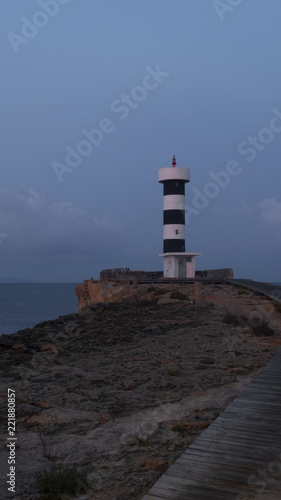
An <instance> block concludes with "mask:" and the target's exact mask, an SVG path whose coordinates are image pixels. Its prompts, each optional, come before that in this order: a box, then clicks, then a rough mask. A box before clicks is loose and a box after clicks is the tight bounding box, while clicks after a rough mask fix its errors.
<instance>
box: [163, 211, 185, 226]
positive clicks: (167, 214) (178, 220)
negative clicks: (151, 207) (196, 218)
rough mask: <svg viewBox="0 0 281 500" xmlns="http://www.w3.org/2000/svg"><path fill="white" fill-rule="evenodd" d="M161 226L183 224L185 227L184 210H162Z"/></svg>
mask: <svg viewBox="0 0 281 500" xmlns="http://www.w3.org/2000/svg"><path fill="white" fill-rule="evenodd" d="M163 224H183V225H185V211H184V210H164V211H163Z"/></svg>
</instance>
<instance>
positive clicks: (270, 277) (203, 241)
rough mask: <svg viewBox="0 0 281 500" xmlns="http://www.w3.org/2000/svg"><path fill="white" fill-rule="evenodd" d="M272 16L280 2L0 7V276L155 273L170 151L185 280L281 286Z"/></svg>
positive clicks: (278, 89) (280, 125) (93, 0)
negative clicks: (180, 210) (195, 274)
mask: <svg viewBox="0 0 281 500" xmlns="http://www.w3.org/2000/svg"><path fill="white" fill-rule="evenodd" d="M2 2H3V0H2ZM280 17H281V3H280V0H270V2H269V1H268V0H223V1H220V0H214V1H212V0H118V1H116V0H103V1H100V0H83V1H80V2H78V1H77V0H25V1H24V2H23V1H22V0H13V1H12V2H5V9H3V10H2V15H1V21H0V30H1V37H2V40H1V49H0V62H1V92H0V106H1V118H0V120H1V134H0V141H1V174H0V175H1V184H0V262H1V264H0V280H2V281H3V280H10V279H17V278H18V279H30V280H33V281H39V282H77V283H79V282H82V281H83V280H84V279H89V278H90V277H94V278H98V276H99V272H100V270H101V269H106V268H116V267H129V268H130V269H132V270H140V269H143V270H147V271H154V270H162V268H163V262H162V259H161V258H160V257H159V254H161V253H162V239H163V226H162V217H163V213H162V210H163V208H162V204H163V193H162V186H161V185H160V184H158V169H160V168H163V167H167V166H170V165H171V161H172V157H173V155H176V159H177V166H179V167H186V168H189V169H190V178H191V181H190V183H189V184H188V185H187V188H186V251H189V252H201V253H202V255H201V256H200V257H197V258H196V269H198V270H204V269H216V268H224V267H231V268H233V270H234V275H235V277H237V278H251V279H254V280H260V281H281V265H280V248H281V231H280V228H281V192H280V180H281V176H280V154H281V30H280Z"/></svg>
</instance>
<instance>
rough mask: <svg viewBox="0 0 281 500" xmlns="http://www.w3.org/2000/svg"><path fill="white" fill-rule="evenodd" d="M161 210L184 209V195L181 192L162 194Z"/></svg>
mask: <svg viewBox="0 0 281 500" xmlns="http://www.w3.org/2000/svg"><path fill="white" fill-rule="evenodd" d="M163 210H185V197H184V195H182V194H170V195H169V196H163Z"/></svg>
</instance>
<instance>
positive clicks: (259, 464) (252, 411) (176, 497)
mask: <svg viewBox="0 0 281 500" xmlns="http://www.w3.org/2000/svg"><path fill="white" fill-rule="evenodd" d="M280 422H281V348H280V349H279V350H278V351H277V353H276V354H275V355H274V356H273V357H272V358H271V360H270V361H269V363H268V365H267V366H266V367H265V368H263V370H261V371H260V373H259V374H258V375H256V377H255V378H254V379H253V381H252V382H251V383H250V384H249V386H248V387H247V388H246V389H245V390H244V391H243V393H242V394H240V395H239V396H238V397H237V398H236V399H235V400H234V401H233V402H232V403H231V404H230V405H229V407H228V408H227V409H226V410H225V411H224V412H223V413H222V414H221V415H220V416H219V417H218V418H217V419H216V420H215V421H214V422H213V423H212V424H211V425H210V426H209V427H208V428H207V429H205V431H203V432H202V434H201V435H200V436H199V438H198V439H197V440H196V441H195V442H194V443H192V445H191V446H190V447H189V448H188V449H187V450H186V451H185V453H183V455H182V456H181V457H180V458H179V459H178V460H176V462H175V463H174V464H173V465H172V466H171V467H169V469H168V470H167V471H166V472H165V474H163V476H162V477H161V478H160V479H159V480H158V481H157V482H156V483H155V485H154V486H153V487H152V488H151V490H150V491H149V492H148V493H147V494H146V495H145V496H144V497H143V500H161V499H162V500H232V499H235V500H236V499H237V495H238V494H241V493H244V494H245V495H247V494H248V495H250V496H251V494H252V496H253V495H255V496H256V491H255V489H254V487H251V486H249V485H248V478H249V477H250V476H251V475H253V474H258V470H260V469H265V470H267V467H268V465H269V464H270V463H272V462H275V463H279V461H281V455H280V452H281V426H280ZM279 487H280V488H279ZM278 488H279V490H278V491H280V498H281V481H280V485H279V486H278Z"/></svg>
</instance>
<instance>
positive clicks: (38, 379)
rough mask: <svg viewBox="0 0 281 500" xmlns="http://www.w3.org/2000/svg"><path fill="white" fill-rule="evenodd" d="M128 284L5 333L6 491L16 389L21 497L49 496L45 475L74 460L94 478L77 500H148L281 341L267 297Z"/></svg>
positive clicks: (0, 462) (227, 288) (2, 464)
mask: <svg viewBox="0 0 281 500" xmlns="http://www.w3.org/2000/svg"><path fill="white" fill-rule="evenodd" d="M113 286H114V287H115V291H116V292H117V288H116V284H115V285H113V284H111V285H110V287H111V288H112V287H113ZM120 286H123V287H124V288H123V292H124V293H121V290H120V289H119V292H118V293H119V298H117V299H116V297H117V296H118V294H117V295H115V299H116V300H111V301H110V298H109V297H108V295H107V296H106V298H107V301H106V302H98V303H91V305H88V307H85V308H83V309H82V310H81V312H80V313H79V314H71V315H68V316H64V317H60V318H58V319H56V320H53V321H46V322H44V323H41V324H39V325H36V326H35V327H34V328H33V329H27V330H24V331H21V332H18V333H15V334H12V335H3V336H2V337H0V356H1V368H0V371H1V384H0V392H1V396H2V397H1V406H0V413H1V435H2V436H3V437H4V438H3V444H2V447H1V454H0V469H1V481H2V482H1V492H2V491H3V494H2V496H1V498H11V495H9V494H7V485H6V474H7V472H8V465H7V448H6V443H7V440H6V437H7V390H8V388H11V389H13V390H15V393H16V420H17V427H16V435H17V448H16V465H17V467H16V471H17V476H16V484H17V488H16V495H14V496H13V499H14V500H19V499H20V500H27V499H28V500H35V499H37V498H39V497H38V492H37V490H36V484H35V479H34V476H33V474H34V472H35V471H40V470H43V469H49V468H50V467H51V465H52V464H73V463H76V464H77V465H78V467H79V468H80V469H81V470H82V471H83V472H85V473H86V474H87V477H88V482H89V485H90V488H89V489H88V491H87V493H86V494H81V495H80V496H79V495H78V496H77V497H76V498H80V499H81V500H82V499H84V500H86V499H87V500H88V499H93V500H94V499H95V500H127V499H134V500H138V499H141V498H142V496H143V495H144V494H145V492H146V491H148V490H149V489H150V488H151V486H152V485H153V484H154V483H155V481H156V480H157V479H158V478H159V477H160V475H161V474H162V473H163V472H164V471H165V470H166V468H167V467H168V466H169V465H171V463H173V461H174V460H175V459H176V458H177V457H178V456H180V455H181V454H182V453H183V452H184V450H185V449H186V448H187V447H188V446H189V445H190V444H191V443H192V442H193V441H194V440H195V439H196V437H197V436H198V435H199V434H200V433H201V432H202V430H204V429H205V428H206V427H207V426H208V425H209V424H210V423H211V422H212V421H213V419H214V418H216V417H217V416H218V415H219V414H220V413H221V412H222V411H223V409H224V408H225V407H226V406H227V405H228V404H229V403H230V401H232V399H233V398H234V397H235V396H236V395H237V394H238V393H239V392H240V391H241V390H242V389H243V387H245V385H247V384H248V383H249V382H250V380H251V379H252V378H253V376H254V374H255V373H256V372H257V371H258V370H259V369H260V368H261V367H263V366H264V365H265V364H266V363H267V361H268V360H269V359H270V357H271V356H272V355H273V354H274V352H275V351H276V350H277V348H278V347H279V346H280V345H281V335H280V331H281V330H280V327H281V322H280V321H281V314H280V312H278V311H277V310H276V308H275V306H274V303H273V302H272V301H271V300H269V299H267V298H266V297H265V296H262V295H261V294H257V293H254V292H249V291H246V290H244V291H242V290H241V289H239V288H237V287H234V286H231V285H222V286H212V285H204V286H203V290H202V292H203V293H204V295H205V300H204V302H203V305H202V306H201V307H197V306H196V305H195V304H194V290H193V285H171V284H169V285H159V287H158V286H149V285H134V286H133V285H131V286H129V285H127V287H126V286H125V285H120ZM109 295H110V294H109ZM5 495H6V496H5Z"/></svg>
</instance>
